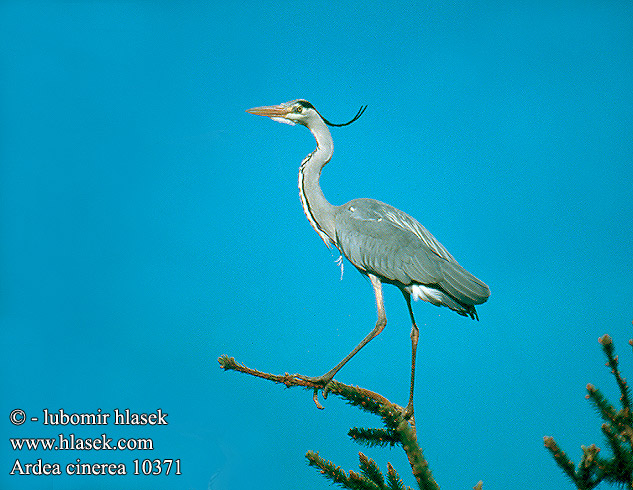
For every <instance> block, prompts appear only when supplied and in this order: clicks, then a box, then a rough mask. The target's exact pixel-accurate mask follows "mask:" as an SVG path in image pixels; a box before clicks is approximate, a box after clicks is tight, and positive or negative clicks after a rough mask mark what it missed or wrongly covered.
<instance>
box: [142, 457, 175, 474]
mask: <svg viewBox="0 0 633 490" xmlns="http://www.w3.org/2000/svg"><path fill="white" fill-rule="evenodd" d="M132 462H133V463H134V474H135V475H169V474H173V475H181V474H182V473H180V459H135V460H133V461H132Z"/></svg>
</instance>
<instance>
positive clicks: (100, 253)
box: [0, 1, 633, 490]
mask: <svg viewBox="0 0 633 490" xmlns="http://www.w3.org/2000/svg"><path fill="white" fill-rule="evenodd" d="M545 4H546V2H487V3H486V6H479V5H476V4H473V3H471V2H451V3H450V4H446V3H445V2H424V3H415V2H373V3H372V2H369V3H368V2H336V3H332V2H318V1H317V2H302V1H295V2H289V3H287V4H282V5H278V2H267V1H260V2H250V1H247V2H238V3H237V4H230V2H227V3H226V4H225V5H222V6H215V5H213V2H193V1H192V2H182V3H180V4H179V5H175V4H174V3H173V2H151V3H150V2H46V3H37V2H12V1H8V2H3V3H2V5H1V6H0V66H2V76H1V77H0V107H2V110H1V112H0V131H1V134H2V139H1V141H0V237H1V240H0V293H1V294H0V332H1V333H0V345H1V346H2V347H0V349H1V355H0V358H1V359H3V360H2V363H1V364H0V366H1V371H0V375H1V376H2V382H3V391H4V393H5V395H4V396H3V397H2V399H1V400H0V415H1V416H2V417H3V420H4V422H2V424H0V428H1V431H2V433H1V435H2V439H3V441H2V443H1V445H0V447H2V448H3V449H2V450H1V452H0V457H1V460H2V466H3V468H2V471H1V472H0V486H1V487H3V488H14V489H31V488H32V489H58V488H64V489H86V488H91V489H94V488H97V489H110V488H120V489H132V488H134V489H150V488H152V489H153V488H162V489H196V490H197V489H211V490H230V489H243V488H253V487H254V486H255V485H257V487H258V488H271V489H272V488H298V487H302V488H327V487H328V486H329V484H328V483H327V482H326V481H325V480H324V479H323V478H322V477H321V475H319V474H318V473H317V472H316V471H314V469H312V468H309V467H308V466H307V464H306V462H305V459H304V454H305V453H306V452H307V451H308V450H315V451H319V452H320V454H321V455H322V456H323V457H325V458H328V459H331V460H333V461H334V462H336V463H337V464H339V465H341V466H342V467H343V468H345V469H347V470H349V469H354V468H356V467H357V452H358V450H359V449H360V448H359V447H358V446H356V445H355V444H354V443H352V442H351V441H349V440H348V437H347V436H346V433H347V430H348V429H349V427H352V426H372V427H373V426H377V425H378V424H379V421H377V420H375V419H374V418H372V417H370V416H368V415H367V414H362V413H359V412H358V411H356V410H354V409H352V408H349V407H347V406H346V405H345V404H344V403H343V402H342V401H341V400H338V399H334V398H329V399H328V400H327V401H326V402H325V407H326V409H325V410H324V411H318V410H316V409H315V407H314V405H313V403H312V400H311V395H310V393H308V392H301V391H295V390H285V389H283V388H282V387H279V386H274V385H271V384H267V383H264V382H262V381H258V380H255V379H250V378H249V377H246V376H240V375H238V374H236V373H225V372H222V371H221V370H220V369H219V368H218V365H217V361H216V359H217V357H218V356H219V355H221V354H229V355H232V356H235V357H236V358H237V359H238V360H239V361H241V362H244V363H246V364H248V365H249V366H251V367H255V368H259V369H262V370H266V371H271V372H276V373H283V372H302V373H305V374H312V375H317V374H322V373H323V372H325V371H326V370H327V369H329V368H330V367H331V366H332V365H334V364H335V363H336V362H338V360H339V359H340V358H341V357H343V355H345V354H346V353H347V352H349V350H351V348H352V347H353V346H355V345H356V343H357V342H358V341H359V340H360V339H361V338H362V337H363V336H364V335H365V334H366V333H367V332H368V331H369V330H370V329H371V328H372V327H373V324H374V322H375V305H374V299H373V295H372V291H371V287H370V285H369V283H368V282H367V281H365V280H364V279H363V278H362V277H361V276H360V275H359V274H358V273H357V272H356V271H355V270H354V269H353V267H352V266H351V265H350V264H347V267H346V268H345V273H344V277H343V280H342V281H341V280H340V271H339V269H338V268H337V266H336V264H335V263H334V261H335V259H336V258H337V255H336V254H335V253H333V252H331V251H328V250H327V249H326V248H325V247H324V246H323V244H322V242H321V240H320V239H319V238H318V236H317V235H316V234H315V233H314V231H313V230H312V229H311V228H310V225H309V224H308V222H307V220H306V219H305V217H304V215H303V212H302V210H301V205H300V203H299V198H298V192H297V184H296V174H297V170H298V166H299V164H300V162H301V160H302V158H303V157H304V156H305V155H306V154H307V153H308V152H310V151H311V150H312V149H313V148H314V142H313V140H312V137H311V135H310V134H309V132H308V131H306V130H305V129H304V128H301V127H297V128H290V127H288V126H283V125H280V124H276V123H273V122H271V121H269V120H266V119H264V118H260V117H254V116H251V115H249V114H246V113H245V112H244V110H245V109H247V108H249V107H253V106H258V105H268V104H275V103H280V102H284V101H287V100H291V99H295V98H305V99H308V100H310V101H311V102H312V103H313V104H314V105H315V106H316V107H317V108H318V109H319V110H320V111H321V112H322V113H323V114H324V115H325V116H326V117H327V118H328V119H330V120H333V121H344V120H347V119H349V118H350V117H352V116H353V115H354V114H355V113H356V111H357V109H358V107H360V105H362V104H367V105H368V106H369V107H368V109H367V111H366V113H365V114H364V115H363V117H362V118H361V119H360V120H359V121H358V122H356V123H354V124H353V125H351V126H349V127H346V128H340V129H339V128H334V129H333V131H332V134H333V138H334V142H335V153H334V157H333V159H332V161H331V163H330V164H329V165H328V166H327V167H326V168H325V169H324V171H323V178H322V186H323V189H324V192H325V195H326V197H328V199H329V200H330V201H331V202H332V203H335V204H341V203H343V202H345V201H348V200H350V199H352V198H356V197H373V198H376V199H379V200H382V201H385V202H388V203H390V204H392V205H394V206H396V207H398V208H400V209H402V210H404V211H406V212H408V213H409V214H411V215H413V216H414V217H416V218H417V219H418V220H419V221H420V222H421V223H422V224H424V225H425V226H426V227H427V228H428V229H429V230H430V231H431V232H432V233H433V234H434V235H435V236H436V238H438V239H439V240H440V241H441V242H442V243H443V244H444V245H445V246H446V247H447V248H448V250H449V251H450V252H451V253H452V254H453V255H454V256H455V257H456V258H457V260H458V261H459V262H460V263H461V264H462V265H464V266H465V267H466V268H467V269H469V270H470V271H471V272H473V273H474V274H475V275H476V276H478V277H480V278H481V279H482V280H484V281H485V282H486V283H487V284H488V285H489V286H490V288H491V291H492V296H491V298H490V300H489V302H488V303H486V304H485V305H482V306H481V307H480V308H479V310H478V311H479V316H480V319H481V321H480V322H478V323H476V322H472V321H470V320H468V319H464V318H462V317H459V316H458V315H455V314H454V313H452V312H450V311H449V310H447V309H439V308H435V307H433V306H431V305H429V304H427V303H416V304H415V306H414V308H415V314H416V318H417V320H418V324H419V326H420V328H421V335H420V347H419V351H418V378H417V379H418V385H417V391H416V400H415V403H416V419H417V424H418V436H419V438H420V440H421V445H422V447H423V448H424V450H425V455H426V456H427V458H428V460H429V463H430V465H431V469H432V470H433V472H434V475H435V476H436V478H437V480H438V483H439V484H440V486H441V487H442V488H443V489H449V490H450V489H453V488H454V489H464V488H472V486H473V485H474V484H475V483H477V482H478V481H479V480H483V481H484V483H485V487H484V488H486V489H487V490H496V489H506V488H521V487H524V486H525V482H526V481H529V482H530V487H531V488H535V489H549V488H571V485H569V484H568V482H567V481H565V479H564V477H563V476H562V474H561V473H560V471H559V470H558V468H557V467H556V465H555V464H554V462H553V460H552V459H551V457H550V456H549V454H548V453H547V452H546V450H545V449H544V448H543V442H542V438H543V436H545V435H552V436H554V437H555V438H556V439H557V441H558V442H559V444H560V446H561V447H563V448H564V449H565V450H566V451H567V452H568V453H569V454H570V455H571V457H572V459H574V460H575V461H578V460H579V456H580V445H581V444H584V445H587V444H590V443H593V442H596V443H599V444H601V443H602V441H601V434H600V430H599V427H600V421H599V420H598V417H597V416H596V415H595V413H594V411H593V409H592V408H591V407H590V406H589V404H588V403H587V402H586V400H585V399H584V393H585V392H584V389H585V385H586V384H587V383H588V382H592V383H594V384H595V385H597V386H599V387H600V388H602V389H603V391H604V392H605V393H606V394H607V395H610V396H611V397H612V398H613V400H614V402H615V401H616V400H617V392H616V390H615V386H614V382H613V381H612V379H611V378H610V375H609V373H608V372H607V370H606V369H605V368H604V367H603V359H602V352H601V350H600V348H599V345H598V342H597V339H598V337H599V336H600V335H602V334H604V333H609V334H611V335H612V336H613V338H614V341H615V342H616V348H617V350H618V352H619V353H620V354H621V360H622V367H623V370H624V373H625V375H626V374H627V373H628V375H629V377H630V376H631V374H630V373H631V372H633V371H632V370H633V362H631V360H632V357H631V352H630V347H629V346H628V345H627V341H628V339H629V338H630V337H631V320H633V302H632V301H631V287H632V285H633V254H632V253H631V252H632V249H633V200H632V199H631V191H632V190H633V166H632V165H631V163H632V161H633V143H632V141H633V140H632V139H631V134H633V116H632V114H633V95H632V94H633V55H632V53H633V27H632V26H633V8H632V7H631V5H630V4H629V3H628V2H578V1H574V2H571V1H570V2H556V5H549V6H548V5H545ZM385 302H386V309H387V317H388V319H389V323H388V325H387V328H386V329H385V331H384V332H383V333H382V334H381V335H380V336H379V337H378V338H376V339H375V340H374V341H372V342H371V343H370V344H369V345H368V346H367V347H366V348H365V349H363V351H362V352H361V353H360V354H359V355H358V356H357V357H356V358H354V360H353V361H351V362H350V363H349V364H348V365H347V366H346V367H345V368H344V369H343V370H342V371H341V372H340V373H339V375H338V376H337V379H339V380H340V381H343V382H347V383H353V384H359V385H361V386H364V387H367V388H369V389H373V390H375V391H378V392H380V393H382V394H383V395H385V396H387V397H388V398H390V399H391V400H392V401H394V402H396V403H400V404H405V403H406V400H407V396H408V364H409V355H410V354H409V349H410V340H409V329H410V326H409V320H408V314H407V311H406V307H405V304H404V302H403V301H402V298H401V295H400V293H399V292H398V291H397V290H395V288H386V290H385ZM16 408H20V409H23V410H25V412H26V413H27V416H33V415H34V416H37V415H40V416H41V413H42V410H43V409H44V408H46V409H49V410H51V411H56V410H59V409H60V408H63V409H64V410H65V411H66V412H70V413H82V412H95V411H96V410H97V409H98V408H100V409H102V411H104V412H113V411H114V409H115V408H119V409H125V408H129V409H130V410H132V411H135V412H151V411H155V410H157V409H158V408H161V409H162V410H163V411H164V412H167V413H169V416H168V419H167V420H168V421H169V425H167V426H163V427H141V428H125V427H123V428H122V427H117V426H112V425H109V426H107V427H106V428H105V429H103V428H100V427H74V428H71V427H63V428H60V427H54V426H48V427H45V426H42V425H41V424H39V423H32V422H27V423H25V424H24V425H22V426H19V427H16V426H13V425H11V423H10V422H9V417H8V415H9V413H10V412H11V411H12V410H14V409H16ZM73 431H74V433H75V434H76V435H77V436H78V437H97V436H100V435H101V434H102V433H103V432H104V431H105V432H107V434H108V436H109V437H114V438H118V437H127V438H130V437H151V438H152V439H153V440H154V445H155V450H154V451H152V452H151V453H140V452H126V453H122V452H118V453H114V454H115V456H112V454H113V453H108V452H100V453H98V452H95V451H84V452H77V453H75V452H67V453H64V452H59V451H58V452H52V453H51V452H44V451H41V452H31V453H28V452H26V451H22V452H17V451H13V450H11V449H10V445H9V443H8V442H7V439H8V438H9V437H55V436H56V435H57V434H59V433H60V432H61V433H65V434H67V433H70V432H73ZM605 451H606V449H605ZM365 452H366V454H368V455H369V456H370V457H373V458H375V459H376V461H377V462H378V463H379V465H380V466H381V468H383V469H385V468H386V462H387V461H391V462H392V463H393V464H394V466H395V467H396V469H398V470H399V471H400V473H401V475H403V476H405V478H406V483H407V484H411V485H412V484H413V480H412V479H411V478H410V476H409V471H408V464H407V462H406V459H405V458H404V456H403V455H402V454H401V452H400V451H398V450H397V449H394V450H386V449H377V450H366V451H365ZM147 457H150V458H152V459H155V458H173V459H176V458H180V459H181V462H182V475H180V476H173V475H172V476H168V477H166V476H153V477H152V476H133V475H132V476H127V477H114V476H111V477H108V476H99V477H79V476H74V477H70V476H66V477H64V476H57V477H54V476H48V477H45V476H40V477H36V476H33V477H27V476H16V475H13V476H11V475H9V474H8V473H9V471H10V469H11V467H12V465H13V464H14V462H15V460H16V459H20V460H21V461H22V462H34V461H36V460H37V459H38V458H42V459H43V460H44V462H51V463H54V462H59V463H63V465H64V466H65V464H67V463H70V462H74V461H75V460H76V458H80V459H81V460H82V461H83V462H99V463H109V462H124V463H126V465H128V471H129V470H130V468H131V465H132V460H133V459H135V458H139V459H144V458H147Z"/></svg>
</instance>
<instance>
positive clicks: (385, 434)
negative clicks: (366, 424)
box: [347, 427, 400, 447]
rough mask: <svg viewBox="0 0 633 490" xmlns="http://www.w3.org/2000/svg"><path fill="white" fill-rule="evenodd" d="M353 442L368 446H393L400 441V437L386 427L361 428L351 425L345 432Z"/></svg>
mask: <svg viewBox="0 0 633 490" xmlns="http://www.w3.org/2000/svg"><path fill="white" fill-rule="evenodd" d="M347 435H348V436H350V437H351V438H352V440H353V441H354V442H357V443H359V444H363V445H365V446H368V447H373V446H380V447H385V446H388V445H389V446H391V447H393V446H395V445H396V444H398V443H399V442H400V438H399V437H398V435H397V433H395V432H394V431H393V430H386V429H363V428H361V427H353V428H352V429H350V430H349V432H348V433H347Z"/></svg>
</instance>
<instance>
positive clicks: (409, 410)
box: [402, 404, 413, 420]
mask: <svg viewBox="0 0 633 490" xmlns="http://www.w3.org/2000/svg"><path fill="white" fill-rule="evenodd" d="M402 416H403V417H404V419H405V420H409V419H410V418H411V417H413V405H412V404H409V405H407V408H405V409H404V412H402Z"/></svg>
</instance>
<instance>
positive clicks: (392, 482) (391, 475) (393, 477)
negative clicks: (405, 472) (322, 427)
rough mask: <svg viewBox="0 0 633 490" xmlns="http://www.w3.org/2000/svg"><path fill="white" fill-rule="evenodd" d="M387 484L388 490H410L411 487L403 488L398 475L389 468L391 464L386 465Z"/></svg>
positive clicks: (391, 467)
mask: <svg viewBox="0 0 633 490" xmlns="http://www.w3.org/2000/svg"><path fill="white" fill-rule="evenodd" d="M387 483H388V486H387V488H388V490H411V487H407V488H406V489H405V488H404V483H403V482H402V479H401V478H400V475H398V473H397V472H396V470H395V469H394V468H393V466H391V463H387Z"/></svg>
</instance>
